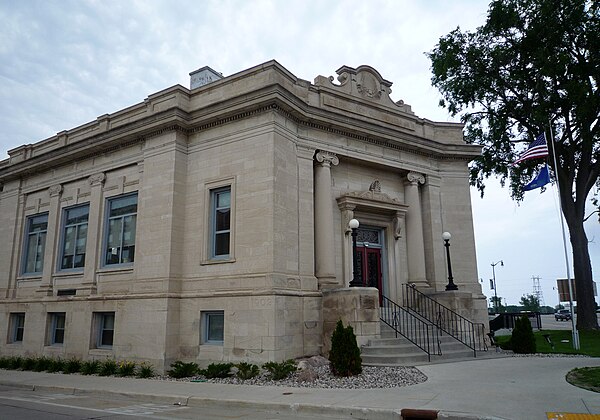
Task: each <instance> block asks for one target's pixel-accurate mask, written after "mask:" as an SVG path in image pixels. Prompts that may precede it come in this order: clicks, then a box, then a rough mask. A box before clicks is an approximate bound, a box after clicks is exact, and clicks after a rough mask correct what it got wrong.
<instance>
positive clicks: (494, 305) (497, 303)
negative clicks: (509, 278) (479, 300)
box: [490, 296, 506, 314]
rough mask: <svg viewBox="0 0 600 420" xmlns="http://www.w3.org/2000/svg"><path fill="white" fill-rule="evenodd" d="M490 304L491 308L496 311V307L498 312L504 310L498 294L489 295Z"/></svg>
mask: <svg viewBox="0 0 600 420" xmlns="http://www.w3.org/2000/svg"><path fill="white" fill-rule="evenodd" d="M490 304H491V305H492V309H493V310H494V311H496V309H498V313H499V314H501V313H502V312H506V308H504V306H503V305H502V298H501V297H500V296H498V297H496V296H492V297H490Z"/></svg>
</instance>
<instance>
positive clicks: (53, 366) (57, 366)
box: [46, 357, 65, 373]
mask: <svg viewBox="0 0 600 420" xmlns="http://www.w3.org/2000/svg"><path fill="white" fill-rule="evenodd" d="M64 368H65V361H64V360H63V359H61V358H60V357H59V358H58V359H50V362H49V363H48V369H46V370H47V371H48V372H50V373H56V372H62V371H63V370H64Z"/></svg>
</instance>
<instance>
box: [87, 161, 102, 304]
mask: <svg viewBox="0 0 600 420" xmlns="http://www.w3.org/2000/svg"><path fill="white" fill-rule="evenodd" d="M105 180H106V176H105V175H104V173H103V172H100V173H97V174H94V175H91V176H90V177H89V178H88V182H89V183H90V213H89V216H88V235H87V242H86V245H85V267H84V269H83V284H82V286H83V288H82V289H83V290H82V292H83V294H88V293H89V294H95V293H96V269H97V268H98V267H99V266H100V264H99V261H100V260H99V258H102V255H104V254H103V253H101V252H98V248H99V247H102V232H101V231H100V229H101V226H102V219H103V217H102V215H101V211H102V187H103V186H104V181H105Z"/></svg>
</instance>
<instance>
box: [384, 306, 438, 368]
mask: <svg viewBox="0 0 600 420" xmlns="http://www.w3.org/2000/svg"><path fill="white" fill-rule="evenodd" d="M379 309H380V318H381V320H382V321H383V322H384V323H385V324H387V325H389V326H390V327H391V328H392V329H393V330H394V331H395V332H396V337H398V334H400V335H401V336H403V337H404V338H406V339H407V340H408V341H410V342H411V343H413V344H414V345H415V346H417V347H418V348H420V349H421V350H423V351H424V352H425V353H427V360H428V361H431V354H437V355H441V354H442V350H441V347H440V341H439V333H438V331H437V328H436V327H435V326H433V325H431V324H430V323H428V322H425V321H423V320H422V319H420V318H418V317H417V316H415V315H414V314H412V313H410V312H409V311H407V310H406V309H404V308H402V307H401V306H400V305H398V304H397V303H396V302H394V301H393V300H391V299H388V298H387V297H385V296H383V295H382V296H381V307H380V308H379Z"/></svg>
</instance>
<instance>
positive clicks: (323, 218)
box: [0, 61, 487, 370]
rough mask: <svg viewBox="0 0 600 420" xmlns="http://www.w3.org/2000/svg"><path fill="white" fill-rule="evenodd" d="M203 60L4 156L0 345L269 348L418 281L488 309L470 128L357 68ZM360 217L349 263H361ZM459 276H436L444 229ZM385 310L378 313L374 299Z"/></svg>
mask: <svg viewBox="0 0 600 420" xmlns="http://www.w3.org/2000/svg"><path fill="white" fill-rule="evenodd" d="M337 74H338V78H337V81H335V80H334V78H333V77H324V76H318V77H316V79H315V80H314V82H313V83H310V82H308V81H305V80H302V79H298V78H297V77H295V76H294V75H293V74H292V73H290V72H289V71H288V70H286V69H285V68H284V67H282V66H281V65H280V64H279V63H277V62H275V61H270V62H267V63H264V64H261V65H258V66H256V67H253V68H250V69H248V70H245V71H242V72H240V73H237V74H234V75H231V76H228V77H222V76H221V75H220V74H218V73H217V72H215V71H213V70H212V69H210V68H209V67H205V68H202V69H200V70H198V71H196V72H194V73H192V74H191V79H192V85H191V86H192V88H191V89H187V88H185V87H183V86H180V85H176V86H173V87H170V88H167V89H165V90H162V91H160V92H157V93H155V94H152V95H150V96H149V97H148V98H147V99H145V100H144V101H143V102H141V103H138V104H135V105H132V106H130V107H128V108H126V109H123V110H120V111H117V112H115V113H112V114H105V115H102V116H100V117H98V118H97V119H96V120H95V121H92V122H89V123H87V124H84V125H82V126H80V127H76V128H73V129H70V130H67V131H61V132H59V133H58V134H57V135H56V136H53V137H51V138H48V139H46V140H42V141H39V142H37V143H34V144H27V145H23V146H20V147H17V148H15V149H13V150H9V151H8V154H9V158H8V159H6V160H4V161H1V162H0V240H1V241H2V243H3V246H2V247H1V248H0V331H3V334H4V335H3V338H2V340H0V354H1V355H15V354H20V355H31V354H35V355H42V354H43V355H47V356H54V357H58V356H60V357H71V356H76V357H80V358H82V359H90V358H103V357H114V358H116V359H128V360H136V361H141V360H147V361H150V362H152V363H154V364H155V366H156V367H157V368H158V369H159V370H162V369H163V368H165V367H168V366H169V364H170V363H171V362H173V361H174V360H193V361H197V362H199V363H201V364H206V363H207V362H208V361H219V360H231V361H236V360H249V361H254V362H264V361H268V360H284V359H288V358H294V357H300V356H305V355H314V354H319V353H323V352H326V351H327V343H328V337H329V334H330V331H331V330H332V328H333V325H334V324H335V322H336V321H337V319H339V318H342V319H344V320H345V321H347V322H350V323H351V324H352V325H353V326H354V328H355V332H356V333H357V335H358V337H359V341H360V342H361V343H364V342H365V341H366V340H367V339H368V338H370V337H375V336H377V334H378V333H379V320H378V319H377V306H378V304H377V303H378V301H379V300H380V299H381V297H380V298H379V299H378V298H377V296H378V295H379V296H382V295H383V296H386V297H387V298H389V299H391V300H394V301H401V299H402V296H401V294H402V287H403V285H405V284H408V283H414V285H415V287H416V288H417V289H419V290H421V291H423V292H425V293H426V294H428V295H430V296H433V297H434V298H436V299H438V300H440V301H442V302H445V303H446V304H447V305H449V306H451V307H453V308H454V309H456V310H457V311H458V312H460V313H462V314H463V315H465V316H466V317H468V318H470V319H472V320H474V321H476V322H486V319H487V318H486V302H485V297H484V296H483V295H482V293H481V288H480V286H479V283H478V281H477V279H478V276H477V268H476V259H475V244H474V234H473V224H472V214H471V202H470V195H469V194H470V192H469V183H468V168H467V164H468V162H469V161H470V160H471V159H473V157H475V156H477V155H478V154H479V153H480V150H479V148H478V147H477V146H473V145H467V144H465V143H464V141H463V136H462V125H460V124H456V123H447V122H433V121H429V120H427V119H423V118H420V117H417V116H416V115H415V114H414V113H413V112H412V111H411V107H410V106H409V105H407V104H405V103H403V102H402V101H398V102H393V101H392V100H391V99H390V96H389V95H390V93H391V89H390V86H391V85H392V83H391V82H389V81H387V80H385V79H383V78H382V77H381V75H380V74H379V73H378V72H377V71H376V70H374V69H373V68H371V67H369V66H360V67H358V68H356V69H354V68H350V67H347V66H344V67H341V68H340V69H339V70H338V71H337ZM352 218H356V219H357V220H359V222H360V227H359V229H358V239H357V240H358V243H357V245H358V247H357V254H358V260H359V261H360V265H361V267H360V269H359V270H358V273H359V275H360V276H361V278H363V279H365V283H366V285H367V286H370V287H364V288H348V284H349V281H350V280H351V279H352V275H353V270H352V267H353V265H352V239H351V235H350V232H351V230H350V229H349V227H348V222H349V221H350V220H351V219H352ZM444 231H450V232H451V233H452V265H453V271H454V278H455V283H456V284H457V286H458V291H445V285H446V283H447V276H448V275H447V268H446V267H447V264H446V259H445V253H444V252H445V250H444V246H443V241H442V239H441V235H442V232H444ZM374 314H375V315H374Z"/></svg>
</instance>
